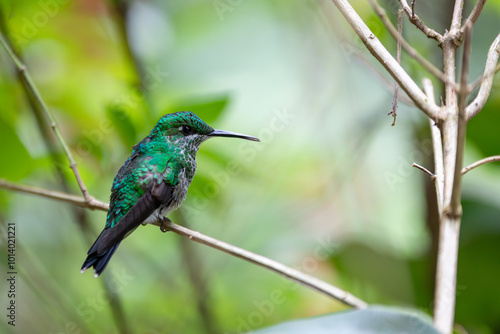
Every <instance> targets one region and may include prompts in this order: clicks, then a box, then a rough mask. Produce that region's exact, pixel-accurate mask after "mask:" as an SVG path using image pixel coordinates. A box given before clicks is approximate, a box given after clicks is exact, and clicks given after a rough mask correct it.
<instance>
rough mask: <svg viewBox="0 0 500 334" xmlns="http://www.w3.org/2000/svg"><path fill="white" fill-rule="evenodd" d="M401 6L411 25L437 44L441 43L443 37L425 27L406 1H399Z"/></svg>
mask: <svg viewBox="0 0 500 334" xmlns="http://www.w3.org/2000/svg"><path fill="white" fill-rule="evenodd" d="M399 2H400V3H401V6H403V10H404V11H405V13H406V16H408V19H409V20H410V22H411V23H413V24H414V25H415V26H416V27H417V28H418V29H420V31H422V32H423V33H424V34H425V35H426V36H427V37H428V38H431V39H435V40H436V41H438V42H439V43H441V42H442V41H443V36H442V35H441V34H439V33H438V32H436V31H435V30H434V29H431V28H429V27H427V26H426V25H425V24H424V22H423V21H422V20H421V19H420V18H419V17H418V15H417V14H415V12H414V11H413V10H412V9H411V8H410V6H408V2H406V0H399Z"/></svg>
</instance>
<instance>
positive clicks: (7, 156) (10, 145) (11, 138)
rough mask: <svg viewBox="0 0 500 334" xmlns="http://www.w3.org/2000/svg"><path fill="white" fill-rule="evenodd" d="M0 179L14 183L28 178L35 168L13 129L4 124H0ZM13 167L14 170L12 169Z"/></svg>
mask: <svg viewBox="0 0 500 334" xmlns="http://www.w3.org/2000/svg"><path fill="white" fill-rule="evenodd" d="M0 140H1V141H2V143H4V144H2V145H0V156H1V157H2V161H3V163H1V164H0V177H2V178H6V179H8V180H11V181H16V180H19V179H22V178H23V177H26V176H28V175H29V174H30V173H31V172H32V171H33V169H34V168H35V167H36V163H35V161H34V160H33V159H32V158H31V156H30V155H29V153H28V151H27V150H26V148H25V147H24V145H23V143H21V141H20V140H19V138H18V136H17V134H16V132H15V130H14V129H12V128H11V127H9V126H8V125H7V124H5V123H0ZM12 165H15V166H16V167H15V168H12Z"/></svg>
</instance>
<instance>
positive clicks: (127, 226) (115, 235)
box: [89, 181, 174, 254]
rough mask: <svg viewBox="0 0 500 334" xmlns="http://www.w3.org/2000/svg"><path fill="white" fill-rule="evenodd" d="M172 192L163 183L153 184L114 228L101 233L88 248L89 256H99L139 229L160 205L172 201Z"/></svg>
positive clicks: (169, 187)
mask: <svg viewBox="0 0 500 334" xmlns="http://www.w3.org/2000/svg"><path fill="white" fill-rule="evenodd" d="M173 192H174V187H173V186H171V185H169V184H167V183H166V182H165V181H162V182H160V184H157V183H155V184H154V186H153V187H152V188H151V189H149V190H148V191H146V192H145V193H144V194H143V195H142V196H141V197H140V198H139V200H138V201H137V202H136V203H135V204H134V206H133V207H132V208H130V210H129V211H128V212H127V213H126V214H125V216H123V217H122V219H120V221H119V222H118V223H117V224H116V225H115V226H113V227H112V228H107V229H105V230H104V231H103V232H102V234H101V235H100V236H99V238H98V239H97V240H96V242H95V244H94V245H93V246H92V247H91V248H90V250H89V254H90V253H92V252H97V253H98V254H100V253H102V252H104V251H106V250H107V249H108V248H110V247H112V246H114V245H116V244H117V243H119V242H120V241H122V240H123V238H125V237H126V236H127V235H128V234H129V233H131V232H132V231H133V230H135V229H136V228H137V227H139V225H141V224H142V223H143V222H144V221H145V220H146V219H147V218H148V217H149V216H151V215H152V214H153V212H155V210H156V209H158V208H159V207H160V206H161V205H162V204H163V205H168V204H169V202H170V201H171V200H172V196H173Z"/></svg>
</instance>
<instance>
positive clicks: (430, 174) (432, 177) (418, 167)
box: [411, 162, 436, 180]
mask: <svg viewBox="0 0 500 334" xmlns="http://www.w3.org/2000/svg"><path fill="white" fill-rule="evenodd" d="M411 166H412V167H415V168H417V169H420V170H421V171H422V172H424V173H425V174H427V175H429V176H430V177H431V180H434V178H435V177H436V175H435V174H432V172H431V171H430V170H428V169H427V168H425V167H424V166H420V165H419V164H417V163H415V162H414V163H413V164H412V165H411Z"/></svg>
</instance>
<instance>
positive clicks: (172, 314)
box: [0, 0, 500, 334]
mask: <svg viewBox="0 0 500 334" xmlns="http://www.w3.org/2000/svg"><path fill="white" fill-rule="evenodd" d="M0 4H1V6H0V10H1V13H0V15H1V16H0V22H1V29H2V32H3V33H4V34H6V35H7V36H8V37H9V39H10V41H11V42H12V44H13V46H14V48H15V49H16V50H17V51H18V52H19V54H20V55H21V56H22V59H23V61H24V62H25V63H26V65H27V67H28V69H29V71H30V73H31V74H32V76H33V78H34V81H35V82H36V85H37V86H38V88H39V90H40V92H41V94H42V96H43V98H44V99H45V101H46V103H47V104H48V106H49V107H50V109H51V110H52V112H53V114H54V116H55V118H56V120H57V122H58V124H59V127H60V128H61V131H62V133H63V136H64V138H65V139H66V141H67V143H68V144H69V147H70V149H71V151H72V153H73V154H74V156H75V159H76V160H77V162H78V166H79V168H80V172H81V174H82V177H83V180H84V182H85V184H86V186H87V188H88V190H89V191H90V193H91V194H92V195H93V196H95V197H96V198H98V199H100V200H103V201H107V200H108V198H109V193H110V186H111V183H112V181H113V177H114V175H115V174H116V172H117V170H118V169H119V167H120V166H121V164H122V163H123V162H124V161H125V160H126V158H127V157H128V155H129V154H130V152H131V149H130V147H131V146H132V145H134V144H135V143H137V142H138V141H139V140H140V139H142V138H143V137H144V136H146V135H147V134H148V133H149V131H150V130H151V128H152V127H153V125H154V124H155V123H156V121H157V120H158V119H159V118H160V117H161V116H162V115H164V114H165V113H168V112H174V111H180V110H191V111H193V112H195V113H197V114H198V115H200V116H201V117H202V118H203V119H205V120H206V121H207V122H208V123H209V124H210V125H212V126H213V127H215V128H219V129H226V130H231V131H237V132H242V133H247V134H250V135H255V136H257V137H259V138H260V139H261V140H262V142H261V143H253V142H242V141H238V140H235V139H223V138H218V139H212V140H210V141H208V142H207V143H205V144H203V145H202V148H201V149H200V151H199V153H198V172H197V175H196V177H195V179H194V181H193V184H192V186H191V188H190V190H189V193H188V198H187V200H186V202H185V204H184V205H183V207H182V209H181V210H179V211H177V212H176V213H175V214H173V215H172V216H171V217H170V218H172V220H173V221H174V222H176V223H180V224H183V225H186V226H188V227H190V228H192V229H195V230H199V231H201V232H202V233H205V234H207V235H210V236H213V237H215V238H218V239H221V240H224V241H226V242H229V243H232V244H234V245H237V246H239V247H242V248H245V249H248V250H251V251H253V252H256V253H259V254H262V255H265V256H267V257H270V258H272V259H275V260H278V261H280V262H282V263H284V264H287V265H290V266H292V267H296V268H298V269H300V270H302V271H304V272H306V273H308V274H311V275H314V276H316V277H318V278H321V279H323V280H326V281H328V282H330V283H332V284H334V285H338V286H340V287H341V288H343V289H346V290H348V291H350V292H352V293H353V294H355V295H357V296H359V297H360V298H362V299H364V300H366V301H368V302H369V303H374V304H384V305H392V306H397V307H403V308H410V309H413V310H416V311H419V312H426V313H430V312H431V310H432V305H433V302H432V297H433V285H434V264H435V253H436V247H437V238H438V234H437V233H438V231H437V216H436V206H435V195H434V189H433V187H432V184H431V183H430V181H429V180H428V177H426V175H423V174H422V173H421V172H420V171H418V170H416V169H413V168H411V167H410V166H411V164H412V163H413V162H417V163H419V164H421V165H424V166H427V167H428V168H429V169H430V170H432V169H433V168H432V149H431V141H430V136H429V122H428V120H427V119H426V118H425V117H424V116H423V114H422V113H421V112H420V111H418V110H417V109H416V108H415V107H412V106H407V105H404V104H403V103H400V105H399V108H398V118H397V122H396V126H394V127H391V123H392V118H391V117H390V116H387V113H388V112H389V111H390V107H391V104H392V98H393V95H392V90H393V81H392V80H391V79H390V78H389V77H388V75H387V74H386V73H384V71H383V69H382V68H381V67H380V65H378V64H376V62H375V61H374V60H373V59H372V58H371V57H370V55H369V53H368V52H367V51H366V50H365V49H364V47H363V45H362V44H361V42H360V41H359V40H358V39H357V37H356V36H355V35H354V34H353V32H352V31H351V30H350V29H349V27H348V26H347V24H346V23H345V21H344V19H343V18H342V17H341V15H340V14H339V13H338V11H337V10H336V8H335V7H334V6H333V4H332V3H331V2H330V1H326V0H318V1H299V0H287V1H283V0H277V1H261V0H253V1H245V0H216V1H201V0H188V1H168V2H167V1H160V0H148V1H126V0H116V1H111V0H110V1H105V0H91V1H84V0H41V1H38V0H24V1H15V0H12V1H10V0H1V1H0ZM352 4H353V5H354V7H355V8H356V10H357V11H358V12H359V13H360V15H361V16H362V17H363V19H364V20H365V21H366V22H367V24H368V25H369V26H370V28H371V29H372V30H373V31H374V33H375V34H376V35H377V36H378V37H379V38H380V39H381V40H382V41H383V43H384V44H385V45H386V46H387V48H388V49H389V50H390V51H391V52H393V53H394V54H395V42H394V41H393V40H392V39H391V38H390V36H389V35H388V33H386V32H385V31H384V28H383V25H382V24H381V23H380V21H379V20H378V18H377V17H376V15H375V14H374V13H373V11H372V10H371V8H370V7H369V6H368V4H367V2H365V1H361V0H359V1H358V0H357V1H352ZM382 4H383V5H384V7H385V8H386V9H387V12H388V15H389V16H390V17H391V18H392V20H393V22H396V16H397V9H398V7H397V6H398V5H397V2H396V1H395V0H393V1H390V0H389V1H386V2H383V3H382ZM452 4H453V3H452V1H450V0H447V1H441V2H439V3H438V4H436V3H421V2H418V3H417V6H416V10H418V12H419V16H420V17H422V18H423V19H424V21H425V22H426V23H427V24H428V25H429V26H432V27H434V28H435V29H437V30H438V31H444V29H445V28H446V26H447V25H448V24H449V21H450V17H451V14H450V13H451V8H452ZM472 5H473V3H471V1H467V2H466V10H465V13H469V12H470V8H471V6H472ZM499 31H500V2H499V1H488V3H487V4H486V7H485V10H484V11H483V14H482V16H481V18H480V19H479V21H478V23H477V25H476V26H475V28H474V41H473V52H472V68H471V75H470V76H471V78H476V77H477V76H479V75H480V74H481V73H482V69H483V67H484V60H485V55H486V52H487V50H488V48H489V44H490V43H491V42H492V40H493V39H494V37H495V36H496V35H497V34H498V32H499ZM404 35H405V37H406V38H407V39H408V40H409V41H410V42H411V44H412V45H413V46H414V47H415V48H417V49H418V50H420V52H421V53H422V54H423V55H425V56H426V57H428V58H429V59H430V60H431V61H432V62H433V63H434V64H436V65H438V66H440V64H441V60H440V53H439V51H440V49H439V48H438V47H437V46H436V43H435V42H434V41H430V40H427V39H426V38H424V37H423V36H421V35H420V34H419V32H418V31H417V30H416V29H415V28H414V27H413V26H411V25H410V24H408V22H407V21H406V22H405V24H404ZM402 63H403V66H404V67H405V68H406V69H407V71H408V72H409V73H410V74H411V75H412V76H413V77H414V78H415V81H416V82H417V83H419V84H420V82H421V79H422V78H423V77H425V76H428V73H427V72H425V70H424V69H422V68H421V67H420V66H419V65H418V64H417V63H416V62H415V61H413V60H412V59H410V58H409V57H408V56H406V55H405V54H403V59H402ZM434 84H435V88H436V95H437V96H439V95H440V89H441V88H440V87H441V86H440V84H439V82H437V81H434ZM499 84H500V79H498V77H497V79H495V81H494V87H493V92H492V95H491V97H490V99H489V101H488V103H487V105H486V107H485V108H484V110H483V111H482V112H481V113H480V114H479V115H478V116H477V117H476V118H474V119H473V120H472V121H471V122H470V124H469V128H468V131H467V150H466V157H465V162H466V164H468V163H471V162H473V161H475V160H477V159H479V158H482V157H485V156H488V155H495V154H498V153H499V152H500V144H499V143H500V135H499V132H498V124H500V113H499V109H500V91H499V87H500V86H499ZM403 98H404V96H403ZM0 143H1V144H0V161H1V163H0V178H4V179H6V180H9V181H13V182H19V183H22V184H25V185H32V186H37V187H43V188H46V189H50V190H57V191H64V192H69V193H73V194H79V189H78V187H77V185H76V182H75V180H74V177H73V175H72V173H71V170H70V169H69V168H68V167H67V161H66V160H65V156H64V155H63V154H62V150H61V148H60V146H59V144H58V143H57V142H56V141H55V138H54V136H53V135H52V133H51V132H50V128H49V127H48V122H47V120H46V118H45V116H44V115H43V114H42V113H41V112H40V110H38V108H36V105H34V104H33V103H32V100H30V98H29V97H28V96H27V95H26V94H25V91H24V89H23V86H22V85H21V84H20V82H19V79H18V77H17V74H16V71H15V70H14V68H13V66H12V63H11V61H10V59H9V58H8V57H7V55H6V53H5V52H4V50H3V49H2V50H0ZM463 204H464V219H463V228H462V235H461V247H460V258H459V268H458V291H457V294H458V296H457V309H456V312H457V313H456V321H457V323H458V324H460V325H459V326H458V327H457V328H458V329H459V330H460V331H464V330H467V331H468V332H470V333H498V332H500V288H499V287H498V280H499V279H500V258H499V256H498V254H499V253H500V164H489V165H485V166H482V167H481V168H478V169H476V170H474V171H472V172H470V173H469V174H467V176H466V177H465V180H464V192H463ZM0 210H1V211H0V220H1V222H2V225H1V226H2V229H1V235H2V238H1V242H0V245H1V247H0V256H1V260H0V267H1V268H2V269H1V270H2V272H6V271H7V268H6V266H7V244H6V240H5V239H6V235H5V232H6V226H7V223H14V224H16V228H17V249H16V251H17V262H16V265H17V270H18V277H17V278H18V279H17V296H16V302H17V306H18V312H17V319H16V326H15V327H12V326H8V325H7V318H6V316H5V315H4V314H3V313H6V311H5V307H6V305H5V302H6V301H7V298H6V296H7V282H6V280H5V279H3V278H2V279H1V280H0V282H1V283H0V293H1V297H0V300H1V301H2V303H1V304H2V307H1V309H2V310H4V311H2V317H1V319H2V321H0V328H1V331H2V332H5V333H54V334H55V333H242V332H246V331H251V330H253V329H257V328H261V327H265V326H268V325H271V324H276V323H280V322H283V321H286V320H289V319H294V318H300V317H308V316H315V315H321V314H325V313H330V312H336V311H339V310H344V309H346V308H345V306H343V305H342V304H340V303H339V302H336V301H334V300H330V299H328V298H326V297H324V296H322V295H319V294H317V293H316V292H314V291H312V290H309V289H306V288H304V287H302V286H299V285H297V284H295V283H292V282H290V281H287V280H285V279H283V278H281V277H280V276H278V275H276V274H274V273H271V272H268V271H265V270H264V269H261V268H259V267H257V266H255V265H252V264H249V263H246V262H244V261H241V260H239V259H236V258H233V257H230V256H228V255H226V254H224V253H221V252H218V251H215V250H213V249H210V248H207V247H205V246H202V245H198V244H195V243H193V242H190V241H188V240H187V239H184V238H182V237H180V236H178V235H176V234H174V233H166V234H163V233H160V231H159V229H158V228H156V227H152V226H148V227H141V228H139V229H138V230H137V231H136V232H135V233H134V234H132V235H131V236H130V237H129V238H127V240H126V241H125V242H123V243H122V245H121V247H120V248H119V250H118V251H117V253H116V254H115V256H114V257H113V260H112V261H111V263H110V265H109V267H108V268H107V270H106V271H105V273H104V274H103V275H102V276H101V277H100V278H99V279H94V277H93V276H92V274H91V273H90V272H86V273H85V274H83V275H82V274H80V266H81V264H82V262H83V260H84V259H85V254H86V251H87V250H88V248H89V247H90V245H91V244H92V242H93V240H94V239H95V237H96V236H97V234H98V233H99V232H100V230H101V229H102V227H103V226H104V223H105V213H104V212H97V211H89V210H84V209H81V208H77V207H73V206H71V205H69V204H66V203H63V202H57V201H53V200H48V199H44V198H40V197H35V196H29V195H24V194H18V193H12V192H9V191H4V190H0ZM2 277H3V276H2Z"/></svg>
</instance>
